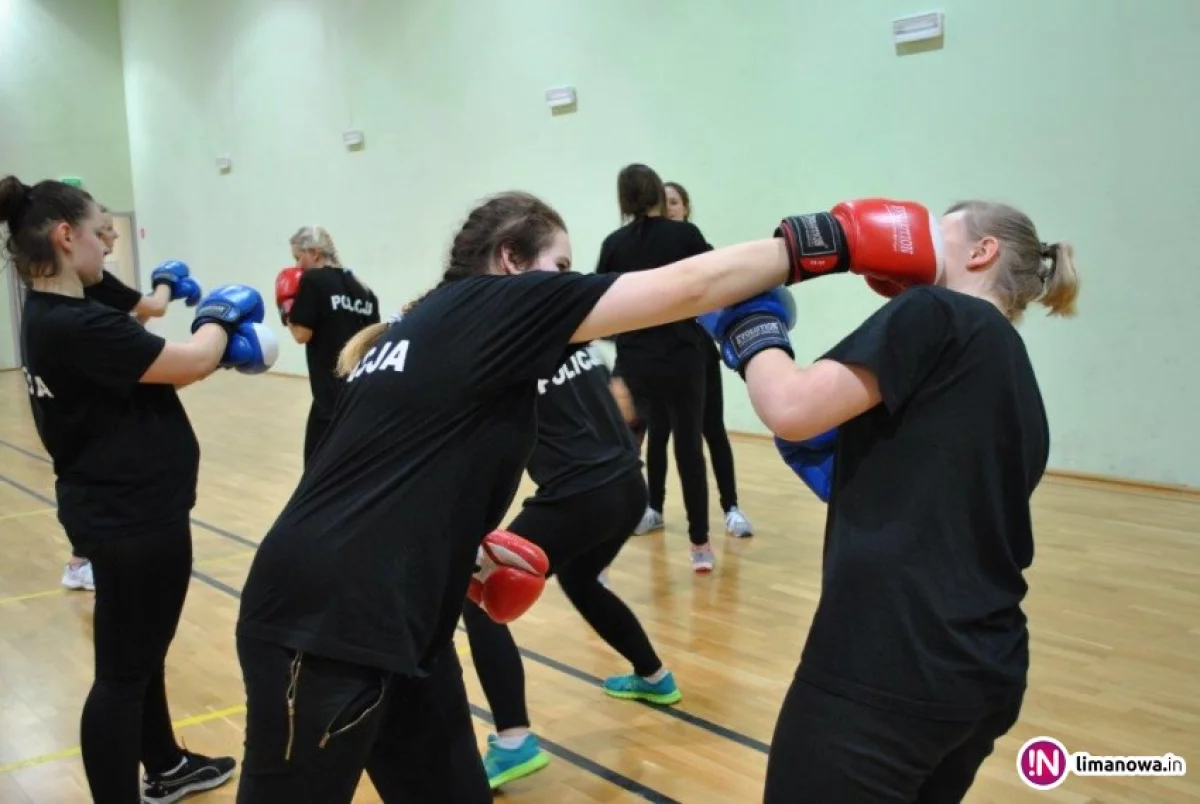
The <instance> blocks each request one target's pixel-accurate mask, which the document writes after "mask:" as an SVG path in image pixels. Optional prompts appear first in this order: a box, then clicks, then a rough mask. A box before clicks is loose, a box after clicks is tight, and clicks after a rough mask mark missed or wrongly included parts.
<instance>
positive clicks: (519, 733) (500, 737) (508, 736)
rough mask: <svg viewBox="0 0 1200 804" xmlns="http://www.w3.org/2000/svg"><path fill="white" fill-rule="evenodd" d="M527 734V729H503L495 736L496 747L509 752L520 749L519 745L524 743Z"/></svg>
mask: <svg viewBox="0 0 1200 804" xmlns="http://www.w3.org/2000/svg"><path fill="white" fill-rule="evenodd" d="M528 734H529V729H505V730H504V731H503V732H501V733H499V734H497V735H496V745H498V746H500V747H501V748H507V749H509V750H511V749H513V748H520V747H521V743H523V742H525V737H526V735H528Z"/></svg>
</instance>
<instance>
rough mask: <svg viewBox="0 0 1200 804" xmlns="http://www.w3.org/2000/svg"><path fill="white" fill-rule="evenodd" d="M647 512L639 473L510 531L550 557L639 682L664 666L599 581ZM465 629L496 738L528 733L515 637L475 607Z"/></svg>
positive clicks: (540, 507) (525, 515)
mask: <svg viewBox="0 0 1200 804" xmlns="http://www.w3.org/2000/svg"><path fill="white" fill-rule="evenodd" d="M645 510H646V483H645V481H644V480H643V479H642V474H641V472H640V471H639V470H633V471H631V472H629V473H628V474H626V475H624V476H623V477H621V478H620V479H619V480H617V481H616V482H613V483H609V484H608V485H606V486H603V487H602V488H599V489H595V490H593V491H589V492H585V493H583V494H579V495H575V496H573V497H568V498H566V499H564V500H561V501H559V502H555V503H549V504H545V503H533V504H526V506H525V508H523V509H522V511H521V513H520V514H518V515H517V518H516V519H515V520H513V523H512V524H511V525H510V526H509V528H508V529H509V530H511V531H512V532H513V533H516V534H517V535H519V536H523V537H525V538H526V539H529V540H530V541H531V542H533V543H534V544H536V545H538V546H539V547H541V548H542V549H543V550H545V551H546V556H547V558H549V559H550V568H551V573H552V574H555V575H557V576H558V582H559V584H560V585H561V586H562V590H563V592H564V593H565V594H566V596H567V599H569V600H570V601H571V604H572V605H573V606H575V608H576V610H578V611H579V613H580V614H581V615H583V619H584V620H586V621H587V623H588V625H590V626H591V627H592V628H593V629H595V631H596V633H597V634H599V635H600V637H601V638H602V639H603V640H604V641H605V642H607V643H608V644H609V645H611V646H612V648H613V649H614V650H615V651H617V653H620V654H621V655H622V656H624V657H625V659H626V660H627V661H628V662H629V663H630V664H631V665H633V672H635V673H637V674H638V675H640V676H650V675H654V674H655V673H657V672H658V671H659V670H660V669H661V668H662V661H660V660H659V658H658V655H657V654H656V653H655V652H654V648H653V647H652V646H651V645H650V639H649V637H647V636H646V632H645V630H643V628H642V624H641V623H640V622H638V619H637V617H636V616H635V615H634V613H633V612H632V611H630V610H629V607H628V606H626V605H625V604H624V603H623V602H621V599H620V598H619V597H617V596H616V595H614V594H613V593H612V592H611V591H609V590H608V589H606V588H605V586H604V584H602V583H600V580H599V576H600V572H601V570H603V569H604V568H605V567H607V566H608V565H609V564H610V563H611V562H612V560H613V559H614V558H616V556H617V553H618V552H620V550H621V547H622V546H623V545H624V544H625V542H626V541H627V540H628V539H629V537H630V534H632V533H633V528H634V527H635V526H636V525H637V523H638V520H639V519H641V518H642V514H643V513H644V512H645ZM463 622H464V623H465V624H466V626H467V638H468V640H469V641H470V645H471V657H472V659H473V660H474V662H475V672H476V673H477V674H478V675H479V684H480V686H482V687H483V694H484V695H486V696H487V699H488V705H489V706H490V707H491V709H492V717H493V719H494V720H495V724H496V731H497V732H500V731H504V730H505V729H511V728H515V727H518V726H525V727H528V726H529V725H530V723H529V714H528V712H527V711H526V707H525V668H524V665H523V664H522V662H521V654H520V653H519V652H518V651H517V644H516V642H514V641H513V638H512V632H511V631H509V629H508V626H506V625H501V624H500V623H497V622H495V621H494V620H492V618H490V617H488V616H487V614H485V613H484V612H483V610H482V609H480V608H479V607H478V606H476V605H475V604H474V603H471V602H470V601H468V602H467V603H466V604H465V605H464V606H463Z"/></svg>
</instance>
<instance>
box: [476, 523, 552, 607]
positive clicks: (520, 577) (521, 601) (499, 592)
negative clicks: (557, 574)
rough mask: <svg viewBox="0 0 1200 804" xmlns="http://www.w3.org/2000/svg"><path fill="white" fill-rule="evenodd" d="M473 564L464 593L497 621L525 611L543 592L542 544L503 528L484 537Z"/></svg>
mask: <svg viewBox="0 0 1200 804" xmlns="http://www.w3.org/2000/svg"><path fill="white" fill-rule="evenodd" d="M475 564H476V566H477V567H479V569H478V570H477V571H476V572H475V574H474V575H472V576H471V585H470V586H469V587H468V588H467V597H468V598H470V599H471V601H472V602H473V603H475V605H477V606H479V608H481V609H483V610H484V612H485V613H486V614H487V615H488V616H489V617H491V618H492V619H493V620H495V621H496V622H498V623H509V622H512V621H513V620H515V619H517V618H518V617H520V616H521V615H522V614H524V613H525V612H527V611H528V610H529V608H530V607H531V606H532V605H533V604H534V603H536V602H537V600H538V598H539V597H541V596H542V590H543V589H545V588H546V573H547V572H549V571H550V559H548V558H546V554H545V553H544V552H542V548H540V547H538V546H537V545H536V544H534V543H533V542H531V541H529V540H528V539H523V538H521V537H520V536H518V535H516V534H515V533H509V532H508V531H506V530H494V531H492V532H491V533H489V534H488V535H487V536H485V537H484V539H483V543H482V544H480V545H479V553H478V555H477V556H476V558H475Z"/></svg>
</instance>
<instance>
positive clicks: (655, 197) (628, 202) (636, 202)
mask: <svg viewBox="0 0 1200 804" xmlns="http://www.w3.org/2000/svg"><path fill="white" fill-rule="evenodd" d="M666 201H667V191H666V188H664V187H663V181H662V179H661V178H660V177H659V175H658V174H657V173H656V172H655V171H654V169H653V168H651V167H649V166H647V165H642V164H636V163H635V164H632V165H626V166H625V167H624V168H622V169H621V172H620V173H618V174H617V202H618V203H619V204H620V207H621V216H622V217H623V218H634V219H636V218H644V217H646V216H647V215H649V214H650V213H652V212H656V213H659V214H661V213H662V212H663V208H664V206H665V205H666Z"/></svg>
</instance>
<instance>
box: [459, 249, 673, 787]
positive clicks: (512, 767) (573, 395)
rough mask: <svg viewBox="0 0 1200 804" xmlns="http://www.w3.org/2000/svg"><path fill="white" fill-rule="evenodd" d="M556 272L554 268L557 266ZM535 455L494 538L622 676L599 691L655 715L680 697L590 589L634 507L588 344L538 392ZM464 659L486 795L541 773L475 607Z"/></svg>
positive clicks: (604, 379) (651, 655)
mask: <svg viewBox="0 0 1200 804" xmlns="http://www.w3.org/2000/svg"><path fill="white" fill-rule="evenodd" d="M564 270H565V268H564ZM537 421H538V437H537V446H535V447H534V450H533V454H532V455H531V456H530V459H529V466H528V472H529V477H530V478H531V479H532V480H533V482H534V483H536V484H537V493H536V494H534V496H533V497H531V498H529V499H528V500H526V501H525V504H524V506H523V507H522V509H521V512H520V513H519V514H518V515H517V517H516V519H514V520H513V522H512V524H510V525H509V526H508V527H507V528H506V530H508V531H510V532H512V533H515V534H517V535H519V536H521V537H523V538H526V539H528V540H529V541H531V542H533V543H534V544H536V545H538V546H539V547H541V548H542V550H544V551H545V553H546V556H547V558H548V559H549V564H550V572H548V573H547V575H550V574H551V573H553V574H554V575H556V576H557V577H558V582H559V585H560V586H561V587H562V590H563V593H564V594H565V595H566V596H567V599H568V600H570V601H571V605H573V606H574V607H575V609H576V610H577V611H578V612H579V613H580V615H582V616H583V619H584V620H585V621H586V622H587V624H588V625H590V626H591V627H592V628H593V629H594V630H595V631H596V633H597V634H599V636H600V638H601V639H603V640H604V641H605V642H606V643H608V645H609V646H610V647H612V648H613V649H614V650H615V651H617V653H619V654H620V655H621V656H622V657H623V658H624V659H625V660H626V661H627V662H628V663H629V667H630V669H631V671H632V672H629V673H625V674H621V675H615V676H610V677H608V678H606V679H605V680H604V682H603V684H602V688H603V689H604V691H605V693H607V694H608V695H611V696H613V697H615V698H622V699H625V700H635V701H647V702H649V703H654V704H659V705H670V704H675V703H678V702H679V701H680V700H681V699H682V697H683V696H682V694H681V693H680V691H679V687H678V685H677V684H676V682H675V676H674V674H673V673H672V672H671V671H670V670H669V669H668V668H667V667H666V665H664V664H663V662H662V660H661V659H660V658H659V656H658V654H657V653H656V652H655V650H654V647H653V646H652V645H651V644H650V638H649V637H648V636H647V635H646V631H645V629H644V628H642V624H641V623H640V622H638V619H637V616H636V615H635V614H634V613H633V612H632V611H631V610H630V609H629V607H628V606H626V605H625V603H624V602H622V601H621V599H620V598H619V597H617V596H616V595H615V594H613V592H612V591H610V590H609V589H608V588H607V587H606V586H605V584H603V583H601V581H600V578H599V576H600V573H601V571H602V570H604V568H605V567H607V566H608V565H609V564H610V563H611V562H612V561H613V560H614V559H615V558H616V557H617V554H618V553H619V552H620V551H621V548H622V547H624V546H625V542H626V541H628V540H629V538H630V537H631V536H632V535H633V527H634V525H636V524H637V522H638V520H639V519H640V518H641V516H642V513H643V512H644V511H645V508H646V496H647V495H646V481H645V479H644V478H643V477H642V462H641V457H640V455H639V454H638V447H637V442H636V441H634V437H633V433H632V431H631V430H630V428H629V426H628V424H627V423H626V421H625V419H624V417H623V416H622V414H621V411H620V410H619V409H618V407H617V402H616V400H615V399H614V398H613V393H612V391H611V390H610V388H609V373H608V369H607V368H606V367H605V365H604V363H602V362H601V361H600V360H599V359H598V358H597V356H596V354H595V352H594V351H593V350H592V348H591V346H590V345H585V344H581V345H580V346H579V347H578V348H576V349H573V350H570V351H569V352H568V354H567V356H566V357H565V359H564V360H563V362H562V364H561V365H560V366H559V367H558V369H557V371H555V372H554V374H553V375H551V376H549V377H546V378H544V379H543V380H541V381H539V382H538V396H537ZM463 622H464V624H465V625H466V627H467V637H468V639H469V640H470V645H471V659H472V661H473V662H474V664H475V672H476V673H478V675H479V683H480V685H481V686H482V687H483V694H484V695H485V696H487V700H488V705H489V706H490V707H491V710H492V721H493V725H495V727H496V733H495V734H494V735H489V736H488V749H487V754H486V755H485V757H484V768H485V770H486V771H487V774H488V781H489V782H490V783H491V786H492V788H493V789H495V788H499V787H500V786H502V785H504V784H507V783H508V782H511V781H514V780H516V779H520V778H522V777H524V776H528V775H529V774H530V773H533V772H534V771H536V770H539V769H541V768H542V767H544V766H545V765H546V763H547V761H548V759H549V758H548V757H547V756H546V754H545V752H544V751H542V750H541V748H540V747H539V745H538V740H537V737H536V736H535V735H533V734H532V733H531V732H530V730H529V727H530V718H529V713H528V711H527V709H526V706H525V671H524V667H523V666H522V662H521V654H520V652H519V651H518V649H517V645H516V642H514V641H513V637H512V633H511V632H510V631H509V628H508V626H506V625H503V624H501V623H497V622H494V621H493V620H492V619H491V618H490V617H489V616H488V615H487V614H486V613H485V612H484V611H483V609H481V608H480V607H479V606H477V605H475V604H474V603H473V602H467V603H466V604H465V605H464V606H463Z"/></svg>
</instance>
